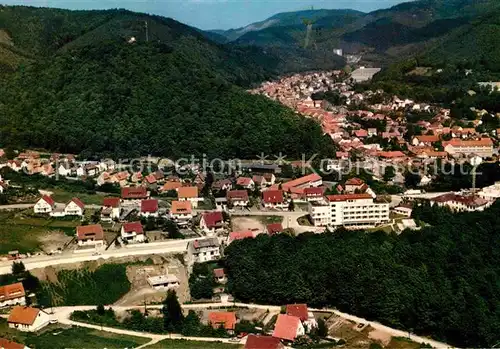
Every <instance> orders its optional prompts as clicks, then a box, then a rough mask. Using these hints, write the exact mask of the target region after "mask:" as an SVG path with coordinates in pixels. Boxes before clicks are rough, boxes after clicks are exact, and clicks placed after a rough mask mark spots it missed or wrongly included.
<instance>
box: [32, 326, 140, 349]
mask: <svg viewBox="0 0 500 349" xmlns="http://www.w3.org/2000/svg"><path fill="white" fill-rule="evenodd" d="M147 342H149V339H147V338H141V337H132V336H126V335H122V334H114V333H109V332H104V331H97V330H92V329H88V328H82V327H72V328H68V329H53V330H50V331H45V332H43V333H42V334H40V335H38V336H37V335H36V334H28V335H27V338H26V340H25V344H26V345H27V346H29V347H30V348H42V349H44V348H47V349H49V348H50V349H65V348H83V347H85V348H108V349H112V348H113V349H123V348H134V347H138V346H140V345H142V344H145V343H147Z"/></svg>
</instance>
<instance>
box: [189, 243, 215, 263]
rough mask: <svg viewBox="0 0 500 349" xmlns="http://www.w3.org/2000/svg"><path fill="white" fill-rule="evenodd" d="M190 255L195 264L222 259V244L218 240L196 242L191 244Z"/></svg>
mask: <svg viewBox="0 0 500 349" xmlns="http://www.w3.org/2000/svg"><path fill="white" fill-rule="evenodd" d="M188 254H190V255H191V256H192V260H193V262H195V263H204V262H208V261H215V260H217V259H219V258H220V244H219V240H217V238H207V239H200V240H195V241H192V242H190V243H189V247H188Z"/></svg>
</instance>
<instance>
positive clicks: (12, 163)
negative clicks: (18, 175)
mask: <svg viewBox="0 0 500 349" xmlns="http://www.w3.org/2000/svg"><path fill="white" fill-rule="evenodd" d="M7 166H8V167H9V168H10V169H11V170H13V171H16V172H19V171H21V168H22V165H21V162H20V161H18V160H8V161H7Z"/></svg>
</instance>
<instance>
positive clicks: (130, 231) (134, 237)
mask: <svg viewBox="0 0 500 349" xmlns="http://www.w3.org/2000/svg"><path fill="white" fill-rule="evenodd" d="M121 237H122V240H123V241H127V242H144V241H145V240H146V235H145V234H144V229H143V228H142V224H141V222H128V223H124V224H123V225H122V229H121Z"/></svg>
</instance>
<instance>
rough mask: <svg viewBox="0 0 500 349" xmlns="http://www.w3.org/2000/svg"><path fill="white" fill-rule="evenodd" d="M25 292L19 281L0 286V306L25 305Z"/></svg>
mask: <svg viewBox="0 0 500 349" xmlns="http://www.w3.org/2000/svg"><path fill="white" fill-rule="evenodd" d="M25 296H26V294H25V292H24V287H23V284H22V283H21V282H18V283H15V284H11V285H5V286H0V308H3V307H9V306H13V305H25V304H26V298H25Z"/></svg>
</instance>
